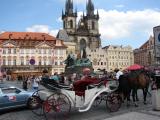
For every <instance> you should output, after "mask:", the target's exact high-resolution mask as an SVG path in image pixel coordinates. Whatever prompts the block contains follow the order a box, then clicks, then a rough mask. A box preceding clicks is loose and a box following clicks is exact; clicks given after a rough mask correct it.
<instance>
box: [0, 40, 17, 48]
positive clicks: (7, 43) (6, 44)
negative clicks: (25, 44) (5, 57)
mask: <svg viewBox="0 0 160 120" xmlns="http://www.w3.org/2000/svg"><path fill="white" fill-rule="evenodd" d="M2 47H10V48H11V47H17V46H16V45H15V44H14V43H12V42H8V41H7V42H5V43H3V44H2Z"/></svg>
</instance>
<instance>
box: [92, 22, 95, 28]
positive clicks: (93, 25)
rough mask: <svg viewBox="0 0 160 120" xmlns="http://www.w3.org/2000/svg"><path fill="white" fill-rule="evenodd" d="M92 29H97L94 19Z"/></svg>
mask: <svg viewBox="0 0 160 120" xmlns="http://www.w3.org/2000/svg"><path fill="white" fill-rule="evenodd" d="M92 29H93V30H94V29H95V23H94V21H92Z"/></svg>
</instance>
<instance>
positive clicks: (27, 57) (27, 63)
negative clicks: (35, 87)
mask: <svg viewBox="0 0 160 120" xmlns="http://www.w3.org/2000/svg"><path fill="white" fill-rule="evenodd" d="M26 65H29V56H26Z"/></svg>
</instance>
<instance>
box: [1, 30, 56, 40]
mask: <svg viewBox="0 0 160 120" xmlns="http://www.w3.org/2000/svg"><path fill="white" fill-rule="evenodd" d="M9 38H10V39H11V40H24V39H28V40H46V41H50V40H56V39H57V38H55V37H53V36H51V35H49V34H47V33H38V32H4V33H2V34H0V40H8V39H9Z"/></svg>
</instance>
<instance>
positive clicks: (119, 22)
mask: <svg viewBox="0 0 160 120" xmlns="http://www.w3.org/2000/svg"><path fill="white" fill-rule="evenodd" d="M99 14H100V21H99V26H100V33H101V34H102V39H104V40H108V39H109V40H110V39H121V38H132V37H133V36H134V35H136V33H139V34H142V35H143V34H148V36H149V35H151V34H152V31H153V27H155V26H157V25H159V24H160V11H156V10H151V9H146V10H142V11H127V12H123V11H117V10H109V11H106V10H103V9H100V10H99Z"/></svg>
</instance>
